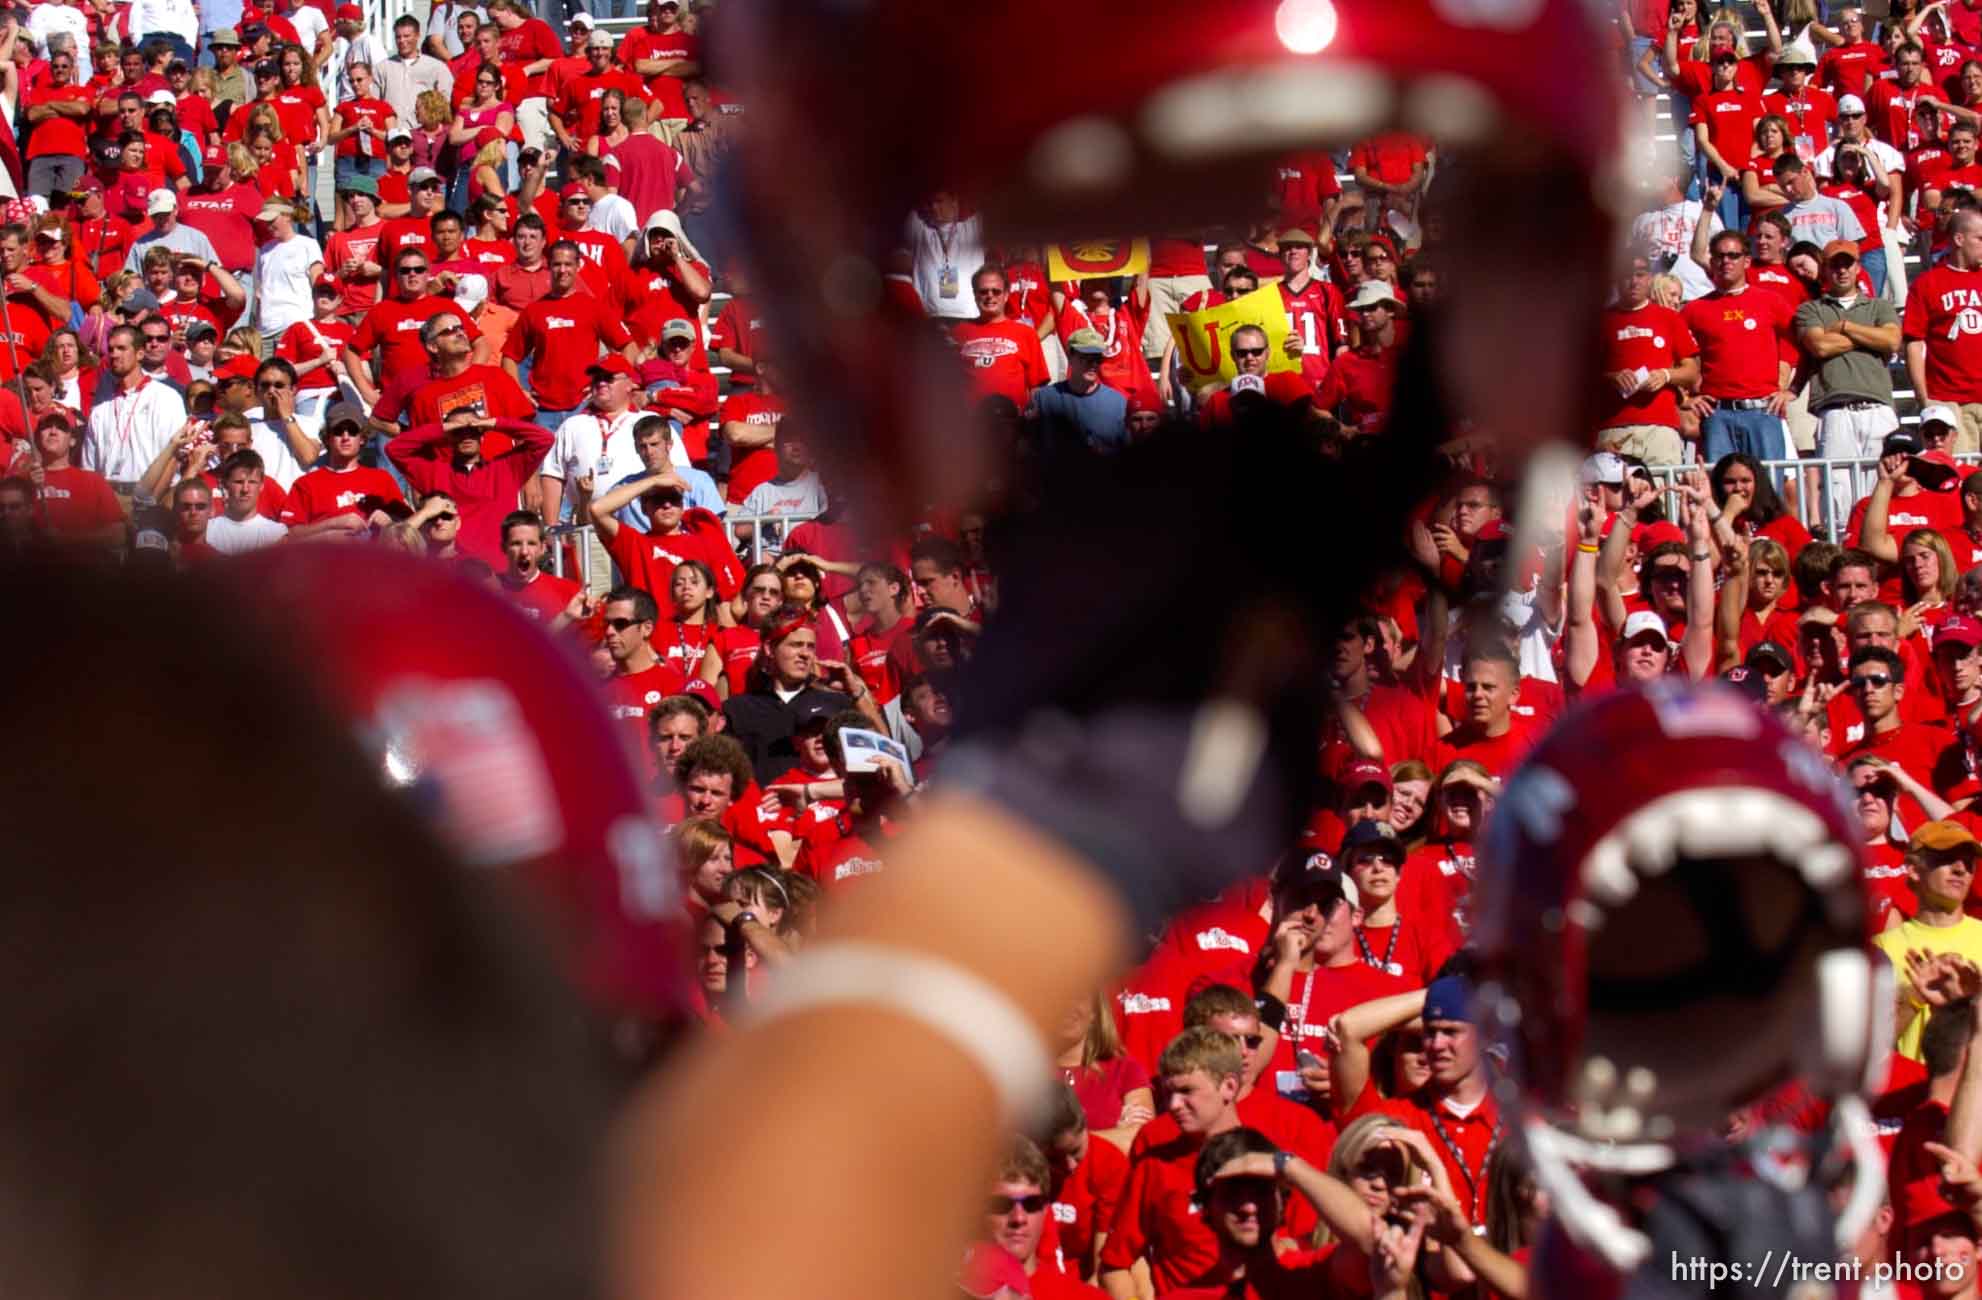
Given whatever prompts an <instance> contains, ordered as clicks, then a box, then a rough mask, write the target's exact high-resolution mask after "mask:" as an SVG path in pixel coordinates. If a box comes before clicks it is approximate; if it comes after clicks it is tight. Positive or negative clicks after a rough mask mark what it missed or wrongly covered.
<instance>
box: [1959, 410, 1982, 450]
mask: <svg viewBox="0 0 1982 1300" xmlns="http://www.w3.org/2000/svg"><path fill="white" fill-rule="evenodd" d="M1957 409H1959V410H1960V411H1961V427H1960V428H1959V429H1956V430H1955V431H1954V449H1955V450H1956V451H1957V452H1963V451H1982V402H1963V403H1961V405H1960V406H1959V408H1957Z"/></svg>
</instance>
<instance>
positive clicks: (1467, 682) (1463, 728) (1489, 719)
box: [1432, 645, 1534, 780]
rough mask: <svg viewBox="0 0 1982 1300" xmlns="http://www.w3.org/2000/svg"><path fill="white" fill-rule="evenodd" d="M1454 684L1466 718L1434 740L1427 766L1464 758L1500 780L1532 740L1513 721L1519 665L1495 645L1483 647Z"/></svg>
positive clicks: (1518, 681) (1442, 765)
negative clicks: (1460, 694)
mask: <svg viewBox="0 0 1982 1300" xmlns="http://www.w3.org/2000/svg"><path fill="white" fill-rule="evenodd" d="M1459 680H1460V688H1461V689H1462V690H1463V691H1464V692H1465V700H1466V720H1465V721H1464V722H1462V723H1460V724H1459V725H1458V726H1456V727H1454V728H1453V729H1452V731H1451V733H1450V734H1448V735H1446V736H1444V737H1443V738H1441V739H1440V740H1439V742H1438V750H1437V754H1436V757H1435V759H1434V761H1433V763H1432V766H1433V767H1436V768H1443V767H1444V766H1445V765H1446V764H1447V763H1450V762H1452V761H1453V760H1454V759H1459V758H1470V759H1474V760H1476V761H1477V762H1479V763H1480V764H1481V765H1482V766H1483V767H1485V768H1486V770H1487V772H1488V773H1489V774H1491V775H1493V776H1495V777H1498V778H1500V779H1502V780H1505V779H1506V778H1507V777H1508V776H1509V775H1511V774H1512V772H1513V771H1514V765H1515V764H1516V763H1517V762H1519V761H1520V758H1521V755H1522V754H1523V753H1525V752H1526V751H1527V748H1528V746H1529V744H1530V743H1532V741H1533V739H1534V737H1533V736H1531V735H1529V734H1528V733H1529V730H1530V729H1529V728H1527V727H1524V726H1518V725H1517V724H1516V721H1515V717H1514V703H1515V701H1516V700H1518V699H1519V698H1520V696H1521V664H1520V661H1519V660H1518V659H1516V658H1515V657H1514V656H1513V655H1512V654H1510V653H1509V652H1508V651H1506V650H1504V649H1502V648H1501V647H1499V646H1497V645H1492V646H1485V647H1482V648H1481V649H1480V650H1479V651H1478V652H1477V653H1475V654H1474V655H1473V656H1472V657H1470V658H1469V659H1467V661H1466V665H1465V669H1464V672H1463V674H1462V675H1461V677H1460V679H1459Z"/></svg>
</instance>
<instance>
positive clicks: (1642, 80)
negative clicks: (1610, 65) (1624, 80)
mask: <svg viewBox="0 0 1982 1300" xmlns="http://www.w3.org/2000/svg"><path fill="white" fill-rule="evenodd" d="M1657 44H1658V42H1657V41H1654V40H1653V39H1652V38H1651V37H1649V36H1633V37H1632V38H1631V40H1630V41H1629V42H1628V43H1627V44H1626V47H1625V51H1624V59H1625V63H1624V71H1625V73H1626V75H1628V76H1629V77H1630V78H1631V90H1632V92H1633V93H1634V94H1638V95H1641V96H1648V97H1649V96H1654V95H1657V94H1658V93H1659V91H1661V90H1663V89H1664V87H1663V86H1660V85H1659V84H1658V83H1657V82H1655V81H1652V80H1651V79H1650V78H1648V77H1646V76H1644V75H1643V74H1642V73H1640V72H1639V71H1638V70H1637V69H1638V60H1640V59H1642V58H1644V57H1645V51H1646V50H1649V49H1651V48H1653V47H1654V46H1655V45H1657Z"/></svg>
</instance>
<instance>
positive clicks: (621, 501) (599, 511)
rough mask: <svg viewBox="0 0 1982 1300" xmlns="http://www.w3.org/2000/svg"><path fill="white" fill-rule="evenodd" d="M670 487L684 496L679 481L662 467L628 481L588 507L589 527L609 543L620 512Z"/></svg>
mask: <svg viewBox="0 0 1982 1300" xmlns="http://www.w3.org/2000/svg"><path fill="white" fill-rule="evenodd" d="M664 487H671V488H674V489H675V490H677V491H679V492H681V493H682V494H683V495H686V494H687V492H688V485H687V484H686V483H684V482H682V481H681V479H680V478H679V477H678V476H677V475H676V474H675V472H674V470H673V469H672V468H670V467H666V466H663V467H662V468H660V469H657V470H654V471H652V472H650V473H647V474H643V475H641V476H640V477H639V478H632V479H628V480H627V481H626V482H624V483H621V484H620V485H619V486H617V487H615V488H613V489H611V490H610V491H608V492H607V493H606V494H605V495H604V496H595V497H593V498H592V503H591V505H590V506H588V507H587V513H589V514H590V515H591V516H592V523H593V525H594V526H596V527H597V528H598V530H599V537H600V538H601V539H602V540H604V541H611V540H612V539H613V537H614V536H615V535H617V534H618V532H619V520H618V519H616V518H614V516H615V515H617V514H618V513H619V512H620V511H622V510H624V509H626V507H628V506H630V505H632V504H633V503H634V502H635V501H638V500H639V499H640V498H641V497H642V496H644V495H645V494H646V493H649V492H652V491H653V490H654V489H655V488H664Z"/></svg>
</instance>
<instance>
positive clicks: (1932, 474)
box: [1906, 451, 1961, 492]
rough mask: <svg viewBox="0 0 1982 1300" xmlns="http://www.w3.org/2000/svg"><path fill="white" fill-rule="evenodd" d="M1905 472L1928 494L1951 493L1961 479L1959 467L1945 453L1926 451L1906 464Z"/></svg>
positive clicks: (1952, 458)
mask: <svg viewBox="0 0 1982 1300" xmlns="http://www.w3.org/2000/svg"><path fill="white" fill-rule="evenodd" d="M1906 472H1907V473H1908V474H1911V475H1912V476H1913V481H1914V482H1916V483H1918V484H1919V485H1920V486H1921V487H1924V488H1926V489H1927V490H1928V491H1929V492H1951V491H1953V490H1954V485H1955V483H1956V481H1957V480H1959V479H1960V478H1961V466H1959V465H1957V464H1955V459H1954V457H1953V456H1951V455H1949V454H1948V453H1947V452H1945V451H1927V452H1922V453H1920V454H1919V455H1918V456H1915V457H1913V458H1912V459H1910V460H1908V461H1907V462H1906Z"/></svg>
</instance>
